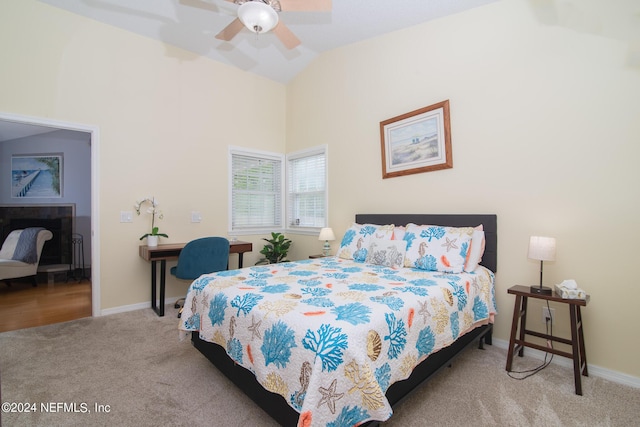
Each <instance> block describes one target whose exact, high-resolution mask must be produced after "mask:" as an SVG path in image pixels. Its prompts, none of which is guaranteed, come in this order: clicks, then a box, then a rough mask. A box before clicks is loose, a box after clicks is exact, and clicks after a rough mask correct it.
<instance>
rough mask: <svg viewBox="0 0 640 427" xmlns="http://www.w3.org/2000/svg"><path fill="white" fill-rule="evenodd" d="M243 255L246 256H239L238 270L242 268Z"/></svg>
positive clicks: (240, 254)
mask: <svg viewBox="0 0 640 427" xmlns="http://www.w3.org/2000/svg"><path fill="white" fill-rule="evenodd" d="M242 255H244V254H243V253H242V252H240V253H239V254H238V268H242Z"/></svg>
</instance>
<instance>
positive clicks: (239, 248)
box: [138, 240, 253, 316]
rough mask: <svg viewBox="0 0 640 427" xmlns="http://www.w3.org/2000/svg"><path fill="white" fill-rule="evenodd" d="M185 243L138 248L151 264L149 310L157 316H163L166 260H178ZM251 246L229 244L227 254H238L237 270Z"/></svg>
mask: <svg viewBox="0 0 640 427" xmlns="http://www.w3.org/2000/svg"><path fill="white" fill-rule="evenodd" d="M184 245H186V243H168V244H164V245H158V246H154V247H149V246H147V245H142V246H140V247H139V250H138V252H139V254H140V258H142V259H144V260H145V261H150V262H151V308H152V309H153V311H155V312H156V314H157V315H158V316H164V289H165V279H166V275H167V260H168V259H178V256H179V255H180V252H181V251H182V248H184ZM252 250H253V245H252V244H251V242H242V241H238V240H237V241H235V242H229V253H231V254H238V268H242V255H243V254H244V253H245V252H251V251H252ZM157 261H160V304H159V305H158V304H156V288H157V283H158V282H157V275H156V270H157V269H156V262H157Z"/></svg>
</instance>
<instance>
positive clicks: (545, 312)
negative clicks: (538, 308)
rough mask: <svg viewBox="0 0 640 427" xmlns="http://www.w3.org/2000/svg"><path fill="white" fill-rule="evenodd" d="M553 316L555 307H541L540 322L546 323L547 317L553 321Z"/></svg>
mask: <svg viewBox="0 0 640 427" xmlns="http://www.w3.org/2000/svg"><path fill="white" fill-rule="evenodd" d="M555 318H556V309H555V308H547V307H542V323H547V319H551V321H552V322H553V319H555Z"/></svg>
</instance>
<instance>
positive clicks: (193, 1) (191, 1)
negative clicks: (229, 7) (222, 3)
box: [180, 0, 220, 12]
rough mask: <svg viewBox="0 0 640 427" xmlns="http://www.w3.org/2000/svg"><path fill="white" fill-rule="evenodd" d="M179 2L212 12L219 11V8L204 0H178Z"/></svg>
mask: <svg viewBox="0 0 640 427" xmlns="http://www.w3.org/2000/svg"><path fill="white" fill-rule="evenodd" d="M180 3H181V4H183V5H185V6H189V7H197V8H198V9H205V10H210V11H212V12H219V11H220V9H219V8H218V7H217V6H216V5H215V4H212V3H209V2H206V1H204V0H180Z"/></svg>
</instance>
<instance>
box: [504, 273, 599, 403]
mask: <svg viewBox="0 0 640 427" xmlns="http://www.w3.org/2000/svg"><path fill="white" fill-rule="evenodd" d="M507 292H508V293H510V294H513V295H515V296H516V304H515V307H514V308H513V322H512V323H511V336H510V337H509V349H508V353H507V367H506V370H507V371H508V372H511V364H512V362H513V355H514V354H515V353H516V352H517V353H518V356H520V357H522V356H523V353H524V347H530V348H535V349H536V350H540V351H545V352H548V353H553V354H557V355H559V356H563V357H568V358H569V359H573V376H574V381H575V386H576V394H578V395H580V396H582V382H581V377H580V375H581V374H582V375H584V376H585V377H588V376H589V372H588V371H587V355H586V352H585V348H584V332H583V330H584V328H583V325H582V315H581V314H580V307H585V306H586V305H587V303H588V302H589V295H587V297H586V298H585V299H563V298H560V296H558V295H557V294H556V293H555V292H553V293H552V294H551V295H543V294H534V293H531V291H530V288H529V286H513V287H511V288H509V290H508V291H507ZM528 298H537V299H541V300H547V301H554V302H558V303H563V304H567V305H568V306H569V318H570V320H571V339H566V338H560V337H554V336H553V335H548V334H543V333H541V332H536V331H531V330H528V329H527V326H526V325H527V300H528ZM518 330H519V333H517V332H518ZM516 335H517V338H516ZM525 335H531V336H535V337H538V338H543V339H545V340H550V341H557V342H561V343H563V344H568V345H570V346H571V353H568V352H565V351H561V350H557V349H555V348H548V347H545V346H542V345H539V344H535V343H531V342H527V341H526V340H525Z"/></svg>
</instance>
